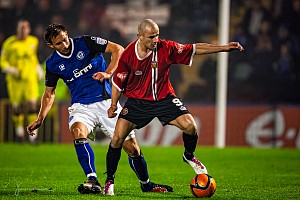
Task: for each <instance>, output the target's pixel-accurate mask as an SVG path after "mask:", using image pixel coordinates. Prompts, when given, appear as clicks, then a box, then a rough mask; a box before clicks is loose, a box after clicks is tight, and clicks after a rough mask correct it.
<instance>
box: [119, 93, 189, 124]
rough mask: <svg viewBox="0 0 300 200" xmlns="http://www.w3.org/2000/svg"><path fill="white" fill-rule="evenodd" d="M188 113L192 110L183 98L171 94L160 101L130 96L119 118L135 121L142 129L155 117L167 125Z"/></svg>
mask: <svg viewBox="0 0 300 200" xmlns="http://www.w3.org/2000/svg"><path fill="white" fill-rule="evenodd" d="M188 113H190V112H189V111H188V109H187V108H186V107H185V105H184V104H183V102H182V101H181V99H179V98H178V97H175V96H173V95H169V96H167V97H166V98H165V99H162V100H160V101H148V100H141V99H135V98H128V99H127V101H126V103H125V105H124V107H123V109H122V111H121V112H120V114H119V118H123V119H126V120H128V121H130V122H132V123H134V124H135V125H136V126H137V127H136V128H137V129H140V128H143V127H144V126H146V125H147V124H149V123H150V122H151V121H152V120H153V119H154V118H155V117H157V118H158V119H159V121H160V122H161V123H162V125H163V126H165V125H167V124H169V122H170V121H172V120H174V119H176V118H177V117H179V116H181V115H184V114H188Z"/></svg>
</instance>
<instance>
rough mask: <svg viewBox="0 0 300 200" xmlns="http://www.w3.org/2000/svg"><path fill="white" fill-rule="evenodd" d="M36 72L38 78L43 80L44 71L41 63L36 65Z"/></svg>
mask: <svg viewBox="0 0 300 200" xmlns="http://www.w3.org/2000/svg"><path fill="white" fill-rule="evenodd" d="M36 74H37V76H38V79H39V80H43V78H44V76H45V73H44V70H43V67H42V66H41V65H37V66H36Z"/></svg>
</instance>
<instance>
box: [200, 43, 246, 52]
mask: <svg viewBox="0 0 300 200" xmlns="http://www.w3.org/2000/svg"><path fill="white" fill-rule="evenodd" d="M234 50H239V51H243V50H244V47H243V46H242V45H241V44H240V43H238V42H229V43H228V44H225V45H215V44H208V43H196V54H197V55H201V54H211V53H218V52H230V51H234Z"/></svg>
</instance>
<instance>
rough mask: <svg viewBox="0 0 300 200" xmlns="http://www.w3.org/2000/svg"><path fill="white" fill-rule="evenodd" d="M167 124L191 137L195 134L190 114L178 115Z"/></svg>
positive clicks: (195, 127) (194, 124)
mask: <svg viewBox="0 0 300 200" xmlns="http://www.w3.org/2000/svg"><path fill="white" fill-rule="evenodd" d="M169 123H170V124H171V125H174V126H177V127H178V128H179V129H181V130H182V131H184V132H185V133H187V134H190V135H193V134H194V133H196V132H197V125H196V122H195V120H194V117H193V116H192V115H191V114H190V113H188V114H183V115H180V116H179V117H177V118H176V119H174V120H172V121H170V122H169Z"/></svg>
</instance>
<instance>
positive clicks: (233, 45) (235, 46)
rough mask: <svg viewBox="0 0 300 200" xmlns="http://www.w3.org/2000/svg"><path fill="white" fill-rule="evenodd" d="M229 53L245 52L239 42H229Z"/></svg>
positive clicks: (227, 46)
mask: <svg viewBox="0 0 300 200" xmlns="http://www.w3.org/2000/svg"><path fill="white" fill-rule="evenodd" d="M226 48H227V51H233V50H239V51H244V47H243V46H242V45H241V44H240V43H238V42H229V43H228V44H227V45H226Z"/></svg>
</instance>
